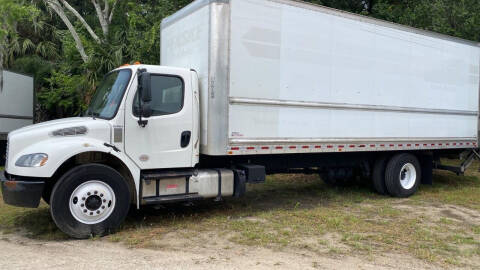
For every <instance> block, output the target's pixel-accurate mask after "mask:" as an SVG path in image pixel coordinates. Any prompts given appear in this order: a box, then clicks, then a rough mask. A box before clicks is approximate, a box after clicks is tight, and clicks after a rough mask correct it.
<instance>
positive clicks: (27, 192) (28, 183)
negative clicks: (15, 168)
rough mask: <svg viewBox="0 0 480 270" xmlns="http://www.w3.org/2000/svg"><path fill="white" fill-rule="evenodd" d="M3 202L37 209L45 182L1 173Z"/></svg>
mask: <svg viewBox="0 0 480 270" xmlns="http://www.w3.org/2000/svg"><path fill="white" fill-rule="evenodd" d="M0 183H1V188H2V195H3V201H4V202H5V203H6V204H10V205H14V206H19V207H28V208H37V207H38V205H39V204H40V199H41V198H42V192H43V187H44V186H45V181H43V180H42V179H39V178H32V177H21V176H14V175H9V174H7V173H6V172H5V173H3V172H1V171H0Z"/></svg>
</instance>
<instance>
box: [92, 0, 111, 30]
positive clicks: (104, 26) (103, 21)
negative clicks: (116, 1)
mask: <svg viewBox="0 0 480 270" xmlns="http://www.w3.org/2000/svg"><path fill="white" fill-rule="evenodd" d="M92 4H93V6H95V11H96V12H97V17H98V20H99V22H100V26H101V27H102V31H103V37H104V38H106V37H107V35H108V26H109V23H108V21H107V18H108V15H107V16H105V14H104V13H103V10H102V7H101V6H100V3H98V2H97V0H92Z"/></svg>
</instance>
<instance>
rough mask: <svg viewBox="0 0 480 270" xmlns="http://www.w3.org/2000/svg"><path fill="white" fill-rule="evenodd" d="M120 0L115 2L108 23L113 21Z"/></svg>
mask: <svg viewBox="0 0 480 270" xmlns="http://www.w3.org/2000/svg"><path fill="white" fill-rule="evenodd" d="M117 3H118V1H115V2H113V6H112V11H110V16H108V23H109V24H110V23H112V18H113V13H114V12H115V7H116V6H117Z"/></svg>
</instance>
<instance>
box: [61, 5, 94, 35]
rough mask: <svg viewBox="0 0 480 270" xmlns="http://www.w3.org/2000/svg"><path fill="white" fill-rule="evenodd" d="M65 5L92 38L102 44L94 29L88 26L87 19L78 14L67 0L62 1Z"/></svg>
mask: <svg viewBox="0 0 480 270" xmlns="http://www.w3.org/2000/svg"><path fill="white" fill-rule="evenodd" d="M61 1H62V3H63V5H64V6H65V7H66V8H67V9H68V10H69V11H70V12H72V13H73V15H75V17H77V19H78V20H79V21H80V22H81V23H82V25H83V26H84V27H85V28H86V29H87V31H88V33H89V34H90V35H91V36H92V38H93V39H94V40H95V41H96V42H97V43H101V41H100V38H99V37H98V36H97V34H95V32H94V31H93V29H92V28H91V27H90V25H88V23H87V22H86V21H85V19H84V18H83V17H82V15H80V13H78V11H77V10H76V9H74V8H73V7H72V6H71V5H70V4H69V3H68V2H67V1H66V0H61Z"/></svg>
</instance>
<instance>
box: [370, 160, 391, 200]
mask: <svg viewBox="0 0 480 270" xmlns="http://www.w3.org/2000/svg"><path fill="white" fill-rule="evenodd" d="M388 158H389V157H388V156H381V157H379V158H378V159H377V160H375V163H374V165H373V172H372V186H373V189H374V190H375V191H376V192H377V193H378V194H381V195H387V194H388V190H387V185H386V184H385V169H386V167H387V162H388Z"/></svg>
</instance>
